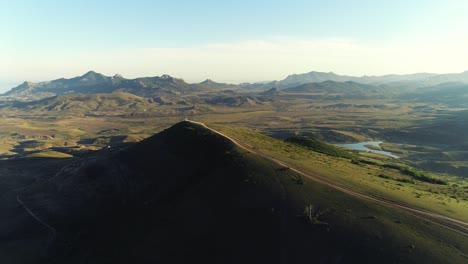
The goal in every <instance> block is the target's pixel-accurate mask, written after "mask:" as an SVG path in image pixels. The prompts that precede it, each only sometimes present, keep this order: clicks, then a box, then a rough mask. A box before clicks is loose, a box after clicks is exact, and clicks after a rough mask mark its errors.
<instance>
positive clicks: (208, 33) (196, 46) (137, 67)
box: [0, 0, 468, 89]
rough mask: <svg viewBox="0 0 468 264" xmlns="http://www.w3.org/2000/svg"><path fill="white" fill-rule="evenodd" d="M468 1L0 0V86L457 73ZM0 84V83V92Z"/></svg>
mask: <svg viewBox="0 0 468 264" xmlns="http://www.w3.org/2000/svg"><path fill="white" fill-rule="evenodd" d="M466 14H468V1H464V0H460V1H449V0H447V1H431V0H424V1H419V0H414V1H400V0H394V1H367V0H361V1H352V0H349V1H345V0H342V1H338V0H331V1H323V0H322V1H313V0H308V1H294V0H293V1H260V0H250V1H229V2H227V1H187V0H179V1H177V0H174V1H79V0H75V1H50V0H44V1H32V0H30V1H21V0H15V1H9V0H8V1H3V0H0V35H1V41H0V81H1V82H8V83H11V82H17V81H23V80H32V81H39V80H48V79H51V78H59V77H73V76H77V75H81V74H83V73H84V72H85V71H88V70H95V71H98V72H102V73H104V74H106V75H112V74H115V73H117V72H118V73H121V74H122V75H124V76H128V77H137V76H146V75H152V76H155V75H161V74H163V73H168V74H171V75H175V76H178V77H182V78H185V79H187V80H188V81H201V80H203V79H206V78H212V79H215V80H219V81H228V82H243V81H255V80H258V81H261V80H271V79H282V78H284V77H285V76H286V75H288V74H291V73H301V72H307V71H312V70H317V71H334V72H337V73H341V74H351V75H364V74H369V75H373V74H385V73H410V72H422V71H431V72H459V71H464V70H468V65H466V64H468V54H467V51H465V49H466V48H464V47H466V46H467V45H468V34H467V33H468V32H467V31H468V30H467V28H468V18H467V17H468V16H467V15H466ZM1 88H2V87H1V84H0V89H1Z"/></svg>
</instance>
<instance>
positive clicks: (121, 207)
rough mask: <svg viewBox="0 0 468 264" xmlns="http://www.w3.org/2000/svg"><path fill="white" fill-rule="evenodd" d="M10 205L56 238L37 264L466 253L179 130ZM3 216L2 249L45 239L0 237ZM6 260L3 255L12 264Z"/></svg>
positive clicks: (449, 258) (422, 225)
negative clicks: (29, 215) (45, 226)
mask: <svg viewBox="0 0 468 264" xmlns="http://www.w3.org/2000/svg"><path fill="white" fill-rule="evenodd" d="M17 194H18V195H20V196H21V197H22V200H23V201H24V203H25V204H26V205H27V206H28V207H29V208H30V209H31V210H32V211H33V212H35V213H36V214H37V216H39V217H41V219H43V220H44V221H46V222H47V223H49V224H50V225H51V226H53V227H54V228H55V229H56V230H57V233H58V235H57V236H56V237H55V240H54V241H53V243H52V244H50V246H49V248H48V249H47V251H45V253H43V254H44V255H42V256H41V257H42V259H43V260H44V261H45V262H46V263H65V262H66V263H187V262H193V263H305V262H307V263H465V261H466V258H465V257H463V256H462V255H461V253H460V252H465V253H466V252H467V250H468V248H467V247H468V245H467V238H466V237H464V236H461V235H458V234H456V233H453V232H451V231H447V230H445V229H443V228H441V227H439V226H437V225H434V224H430V223H427V222H425V221H422V220H420V219H417V218H414V217H411V216H409V215H406V214H405V213H402V212H400V211H398V210H395V209H390V208H386V207H382V206H379V205H377V204H374V203H371V202H367V201H364V200H360V199H357V198H353V197H351V196H349V195H346V194H343V193H341V192H338V191H336V190H333V189H331V188H329V187H325V186H322V185H320V184H317V183H315V182H312V181H310V180H308V179H305V178H302V177H300V176H298V175H296V174H295V173H293V172H291V171H290V170H288V169H285V168H283V167H280V166H278V165H276V164H273V163H271V162H269V161H267V160H265V159H263V158H260V157H258V156H256V155H253V154H250V153H246V152H245V151H243V150H240V149H238V148H237V147H235V146H234V145H233V144H232V143H231V142H229V141H228V140H226V139H225V138H223V137H221V136H219V135H217V134H214V133H213V132H211V131H209V130H206V129H204V128H202V127H200V126H198V125H194V124H191V123H188V122H182V123H179V124H176V125H175V126H173V127H171V128H170V129H168V130H165V131H163V132H161V133H159V134H157V135H155V136H153V137H150V138H148V139H146V140H143V141H142V142H140V143H138V144H135V145H133V146H131V147H129V148H128V149H126V150H123V151H121V152H119V153H115V154H108V155H107V156H103V157H102V158H99V159H92V160H89V159H88V160H84V161H81V163H79V164H78V165H76V166H75V165H73V166H70V167H69V168H67V169H65V170H64V171H63V173H62V174H60V175H58V176H56V177H54V178H52V179H50V180H49V181H47V183H45V184H42V183H41V184H38V185H36V186H31V187H30V188H28V189H27V190H24V191H19V192H17ZM16 208H17V206H16ZM0 209H2V212H4V214H3V215H2V217H0V248H4V247H3V246H4V245H9V244H11V243H13V242H12V241H15V240H14V238H17V237H21V235H23V234H24V232H25V230H29V235H31V234H34V232H36V233H40V234H44V230H37V229H39V228H37V227H36V228H34V225H35V223H34V221H33V220H31V219H29V220H30V221H29V222H28V220H27V217H24V219H23V221H22V222H15V223H14V224H13V226H14V227H15V228H11V225H12V223H10V226H9V227H10V228H6V227H5V225H6V224H5V223H6V222H8V219H10V218H11V219H13V218H14V219H18V218H20V217H19V216H21V214H22V213H23V214H24V212H22V211H21V210H18V209H15V210H13V209H11V208H9V210H6V209H8V208H4V207H3V206H2V208H0ZM23 211H24V210H23ZM28 228H29V229H28ZM12 230H13V231H12ZM41 232H42V233H41ZM27 241H28V239H27V238H26V239H25V240H20V241H16V242H15V243H16V244H15V245H17V246H22V245H32V244H31V243H29V244H28V243H27ZM30 247H32V246H30ZM9 254H10V255H9ZM11 254H12V253H11V252H8V251H5V250H0V258H5V259H6V258H9V259H10V260H12V261H11V262H10V263H15V262H14V260H18V259H20V258H19V257H18V258H16V259H15V258H13V257H12V255H11ZM28 258H29V259H31V256H28ZM16 263H26V262H20V261H17V262H16ZM29 263H34V262H29Z"/></svg>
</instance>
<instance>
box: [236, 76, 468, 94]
mask: <svg viewBox="0 0 468 264" xmlns="http://www.w3.org/2000/svg"><path fill="white" fill-rule="evenodd" d="M325 81H334V82H357V83H362V84H371V85H383V84H384V85H388V86H396V87H405V86H411V87H426V86H434V85H438V84H441V83H446V82H463V83H468V71H465V72H462V73H451V74H436V73H414V74H405V75H398V74H390V75H383V76H362V77H355V76H347V75H338V74H335V73H333V72H316V71H311V72H308V73H303V74H292V75H289V76H288V77H286V79H284V80H281V81H272V82H266V83H265V82H263V83H253V84H249V83H246V84H242V85H241V87H243V88H245V89H263V90H267V89H270V88H273V87H276V88H279V89H286V88H292V87H297V86H300V85H303V84H307V83H320V82H325Z"/></svg>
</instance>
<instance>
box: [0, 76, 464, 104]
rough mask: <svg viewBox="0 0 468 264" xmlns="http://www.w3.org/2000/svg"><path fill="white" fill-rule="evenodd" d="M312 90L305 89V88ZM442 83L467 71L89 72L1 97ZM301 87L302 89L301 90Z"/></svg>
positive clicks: (455, 79)
mask: <svg viewBox="0 0 468 264" xmlns="http://www.w3.org/2000/svg"><path fill="white" fill-rule="evenodd" d="M311 83H322V84H320V85H318V84H314V85H312V86H310V85H309V86H302V85H304V84H311ZM443 83H458V84H459V85H460V83H468V71H465V72H463V73H453V74H434V73H416V74H407V75H395V74H392V75H384V76H362V77H354V76H346V75H338V74H335V73H333V72H328V73H325V72H315V71H312V72H309V73H304V74H293V75H289V76H288V77H286V78H285V79H284V80H280V81H272V82H267V83H253V84H251V83H242V84H238V85H237V84H225V83H217V82H215V81H212V80H206V81H203V82H201V83H194V84H190V83H187V82H185V81H184V80H183V79H180V78H175V77H171V76H169V75H162V76H157V77H142V78H136V79H126V78H124V77H122V76H121V75H118V74H117V75H115V76H113V77H109V76H104V75H102V74H100V73H96V72H94V71H90V72H88V73H86V74H84V75H83V76H78V77H75V78H71V79H64V78H61V79H57V80H52V81H45V82H39V83H32V82H24V83H23V84H21V85H19V86H17V87H15V88H13V89H11V90H10V91H8V92H6V93H4V94H3V95H2V97H3V99H5V98H9V99H11V100H21V101H33V100H38V99H43V98H47V97H52V96H57V95H64V94H75V93H84V94H94V93H112V92H126V93H131V94H134V95H137V96H141V97H148V98H151V97H156V96H177V95H180V94H186V93H193V92H207V91H219V90H239V89H242V90H245V91H259V90H260V91H266V90H268V89H271V88H278V89H286V90H284V91H285V92H290V93H294V92H296V93H297V92H312V91H313V92H320V91H322V92H323V89H329V88H333V89H335V91H336V89H340V88H339V87H341V89H349V88H350V87H352V88H354V89H358V90H362V89H369V90H371V91H381V90H382V87H389V86H390V87H398V88H408V87H411V88H420V87H429V86H435V85H440V84H443ZM301 86H302V87H301Z"/></svg>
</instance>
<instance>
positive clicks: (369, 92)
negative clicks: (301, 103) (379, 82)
mask: <svg viewBox="0 0 468 264" xmlns="http://www.w3.org/2000/svg"><path fill="white" fill-rule="evenodd" d="M281 91H282V92H285V93H316V94H329V95H330V94H331V95H337V96H343V95H345V96H346V98H366V97H379V96H380V97H381V96H384V95H385V93H386V92H388V91H386V90H385V88H383V87H381V86H374V85H368V84H362V83H357V82H352V81H347V82H335V81H324V82H319V83H307V84H302V85H299V86H297V87H292V88H286V89H283V90H281Z"/></svg>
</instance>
